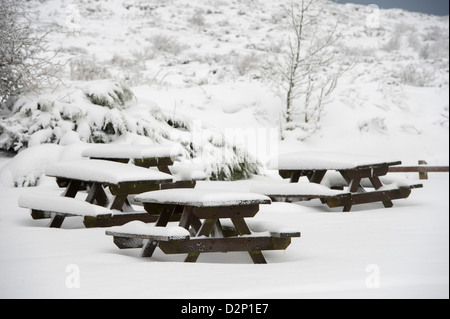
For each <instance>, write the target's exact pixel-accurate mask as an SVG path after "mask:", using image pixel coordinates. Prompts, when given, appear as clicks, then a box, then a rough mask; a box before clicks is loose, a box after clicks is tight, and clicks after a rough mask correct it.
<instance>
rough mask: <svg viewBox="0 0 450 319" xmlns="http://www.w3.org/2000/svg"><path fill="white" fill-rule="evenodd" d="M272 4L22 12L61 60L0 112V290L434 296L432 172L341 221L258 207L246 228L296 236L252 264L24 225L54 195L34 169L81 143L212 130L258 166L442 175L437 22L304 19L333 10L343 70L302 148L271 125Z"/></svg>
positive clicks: (226, 185)
mask: <svg viewBox="0 0 450 319" xmlns="http://www.w3.org/2000/svg"><path fill="white" fill-rule="evenodd" d="M280 3H281V4H280ZM280 3H278V2H275V1H263V0H234V1H212V0H197V1H188V0H170V1H153V2H152V3H149V2H147V1H141V0H123V1H122V0H101V1H93V0H74V1H57V0H40V1H28V2H27V6H29V7H30V8H32V9H35V10H37V11H38V12H39V19H37V20H36V23H37V24H38V25H39V26H45V25H51V26H52V30H53V32H52V33H51V34H50V36H49V46H50V47H52V48H55V49H59V50H60V55H59V58H61V59H62V62H64V63H65V67H66V73H65V74H66V77H67V78H65V79H64V80H65V81H66V86H65V87H62V88H59V89H58V90H56V91H49V92H44V93H42V94H41V95H33V94H31V95H28V96H24V97H22V98H21V99H20V100H19V101H18V102H17V103H16V104H15V105H14V106H13V107H12V109H11V110H0V111H1V112H0V133H1V134H0V146H1V148H3V149H15V150H20V151H21V152H19V153H18V155H16V156H15V157H12V156H11V155H10V153H6V152H3V151H0V239H1V240H0V297H1V298H180V299H184V298H226V299H229V298H238V299H239V298H243V299H247V298H256V299H258V298H287V299H289V298H449V196H448V192H449V175H448V173H433V174H429V176H430V178H429V180H425V181H420V182H422V183H423V184H424V187H423V188H419V189H413V190H412V193H411V195H410V197H409V198H407V199H405V200H397V201H394V207H392V208H389V209H385V208H383V207H382V205H381V204H380V203H378V204H367V205H359V206H354V207H353V209H352V212H350V213H341V212H340V209H329V208H328V207H326V206H324V205H322V204H321V203H320V202H319V201H315V200H313V201H310V202H302V203H297V204H288V203H273V204H272V205H263V206H262V207H261V211H260V212H259V213H258V214H257V215H256V218H257V219H259V220H267V221H273V222H276V223H278V224H286V225H287V226H289V227H290V228H295V229H297V230H298V231H300V232H301V234H302V237H301V238H293V239H292V244H291V245H290V246H289V247H288V248H287V250H286V251H273V252H266V253H265V257H266V259H267V261H268V264H266V265H254V264H252V262H251V259H250V257H249V256H248V255H247V254H245V253H227V254H203V255H201V256H200V258H199V260H198V261H197V263H195V264H185V263H183V262H182V261H183V259H184V256H181V255H172V256H169V255H165V254H163V253H162V252H161V251H160V250H157V251H156V253H155V255H154V256H153V258H151V259H144V258H141V257H139V254H140V250H139V249H134V250H119V249H118V248H117V247H116V246H115V245H114V244H113V242H112V238H111V237H110V236H106V235H105V229H104V228H98V229H85V228H84V227H83V224H82V220H81V219H80V218H77V217H73V218H70V219H68V220H66V221H65V222H64V224H63V227H62V228H61V229H50V228H48V227H47V226H48V220H47V221H46V220H40V221H38V220H32V219H31V216H30V214H29V211H28V210H26V209H22V208H19V207H18V198H19V196H20V195H21V194H22V193H25V192H29V191H30V190H35V189H37V190H39V191H45V192H53V193H58V192H59V191H60V190H59V189H57V188H56V184H55V182H54V180H53V179H51V178H46V177H43V176H42V172H43V169H44V167H45V165H46V164H48V163H53V162H56V161H63V160H68V159H72V158H79V157H80V153H81V151H82V150H83V149H85V148H86V147H87V146H88V145H87V144H86V143H87V142H89V143H92V142H93V139H94V138H97V139H103V141H105V140H106V141H111V142H121V143H130V144H133V143H135V144H140V143H143V144H153V143H155V142H161V140H163V139H164V138H167V136H170V137H172V138H174V139H175V140H176V142H179V143H180V144H182V145H183V146H186V145H190V143H191V142H192V141H195V140H196V139H197V142H199V143H198V144H199V146H198V153H201V151H202V150H204V149H206V146H208V147H210V146H211V145H219V146H220V147H222V146H223V145H222V144H220V143H219V142H218V141H219V140H221V135H220V134H225V135H226V136H227V137H228V138H229V139H231V140H232V141H233V142H236V143H239V142H242V141H244V145H243V146H244V147H246V148H247V149H248V151H249V152H250V153H251V154H252V155H254V156H255V157H256V158H258V160H260V162H261V163H263V164H264V163H266V161H267V159H268V158H269V157H271V156H274V155H276V154H284V153H288V152H292V151H303V150H313V151H339V152H350V153H360V154H367V155H373V156H377V157H379V156H381V157H389V158H390V159H394V160H400V161H402V162H403V164H406V165H417V161H418V160H426V161H427V162H428V163H429V164H430V165H446V166H448V163H449V129H448V128H449V125H448V123H449V122H448V116H449V102H448V99H449V78H448V74H449V68H448V61H449V47H448V38H449V24H448V21H449V20H448V16H447V17H436V16H430V15H425V14H420V13H410V12H406V11H403V10H398V9H395V10H380V12H378V14H379V16H378V18H380V26H379V27H378V28H375V29H374V28H372V27H367V17H368V15H371V14H373V12H371V11H370V10H369V11H368V8H367V7H363V6H358V5H350V4H347V5H341V4H334V3H331V2H328V1H324V3H325V4H326V6H325V7H324V15H325V16H324V18H323V21H324V23H322V24H320V25H321V27H326V26H327V25H328V24H333V21H334V19H335V18H336V17H340V18H341V25H340V29H339V32H340V36H341V37H340V41H339V42H338V43H336V45H335V47H334V49H335V50H337V51H338V52H340V53H344V56H345V57H346V58H349V59H351V60H352V61H353V63H354V65H353V66H352V68H351V69H349V70H348V71H347V72H346V73H344V74H343V76H342V77H341V78H340V79H339V82H338V85H337V87H336V89H335V91H334V92H333V94H332V95H331V96H330V99H329V100H328V101H327V104H326V107H325V109H324V112H323V114H322V117H321V120H320V123H319V126H318V130H317V132H315V134H314V135H312V136H310V137H308V138H305V135H304V132H303V131H302V130H300V129H298V128H296V129H292V130H287V131H286V132H284V133H285V137H286V138H285V139H284V140H283V141H281V140H280V139H279V136H278V135H277V134H278V133H279V130H280V128H279V122H280V117H279V114H280V109H281V107H282V103H283V102H282V100H280V97H279V96H278V95H277V94H276V93H277V92H274V91H273V87H272V84H273V81H271V79H270V78H267V76H268V75H267V73H270V71H271V69H270V68H269V67H268V64H267V63H266V62H267V61H268V57H269V56H268V53H267V52H268V50H269V49H271V50H272V51H273V50H275V49H276V47H277V46H280V45H282V44H283V41H285V40H286V38H287V34H288V33H289V32H288V30H287V29H286V16H285V15H284V14H283V10H282V4H286V3H289V1H288V0H282V1H281V0H280ZM69 18H76V19H75V20H74V19H69ZM74 23H75V24H74ZM69 29H70V30H69ZM161 42H162V43H161ZM284 44H285V43H284ZM104 78H108V79H113V80H112V81H113V82H105V81H103V80H102V79H104ZM114 81H116V82H114ZM117 81H124V83H126V84H127V85H128V87H129V88H130V90H131V91H132V94H130V96H131V98H130V99H129V100H127V101H126V102H124V103H121V104H117V103H116V104H114V103H113V105H111V106H110V107H104V106H100V105H98V104H96V105H94V104H93V103H91V102H90V101H89V100H88V99H87V98H86V96H89V95H90V93H92V92H93V91H99V92H100V93H104V92H103V91H102V90H104V89H105V87H106V88H107V89H110V88H111V87H115V85H116V83H118V82H117ZM107 91H108V90H106V91H105V92H107ZM110 91H111V90H110ZM125 91H126V90H123V92H125ZM107 93H108V92H107ZM278 93H279V92H278ZM122 102H123V101H122ZM175 122H176V123H181V125H180V126H181V129H177V128H176V127H175V125H174V123H175ZM169 123H170V124H169ZM111 132H112V133H111ZM196 134H197V135H196ZM144 135H145V136H144ZM162 136H163V137H164V138H162ZM242 137H248V139H245V138H244V139H243V140H242ZM239 138H241V139H239ZM266 139H268V140H266ZM48 143H51V144H48ZM202 143H203V144H202ZM40 144H47V145H40ZM57 144H59V145H57ZM256 144H257V145H259V146H261V147H254V146H255V145H256ZM26 146H28V148H26ZM202 147H203V148H202ZM28 150H30V152H29V153H26V152H27V151H28ZM228 150H230V148H229V147H228ZM27 154H28V155H27ZM196 154H197V153H196ZM226 154H227V155H229V153H226ZM207 155H208V154H207ZM229 158H230V159H232V161H236V160H237V159H239V156H237V155H236V154H234V155H233V156H231V155H230V156H229ZM208 159H209V160H210V163H208V164H207V163H200V164H204V168H205V169H206V171H207V172H208V169H210V168H211V167H213V165H212V164H214V160H216V159H217V158H208ZM211 163H212V164H211ZM197 164H199V163H197ZM234 164H236V163H234ZM238 164H239V163H238ZM200 166H201V165H200ZM395 176H399V177H400V176H402V177H405V178H407V179H408V180H409V181H410V182H414V181H416V180H417V178H418V176H417V174H405V175H402V174H396V175H395ZM270 178H276V179H279V176H277V175H276V174H274V172H271V171H266V170H264V169H263V170H262V172H261V176H256V177H254V178H253V179H250V180H244V181H234V182H224V181H221V182H213V181H205V182H200V183H199V184H198V186H197V187H198V188H203V189H211V188H214V189H224V190H234V191H236V190H242V191H248V189H249V188H250V187H251V185H252V184H259V183H260V182H261V180H267V179H270ZM30 185H35V186H34V187H20V186H30ZM15 186H19V187H15Z"/></svg>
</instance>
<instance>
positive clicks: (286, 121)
mask: <svg viewBox="0 0 450 319" xmlns="http://www.w3.org/2000/svg"><path fill="white" fill-rule="evenodd" d="M317 2H318V0H301V1H300V2H299V3H296V2H294V1H292V2H291V5H290V7H289V8H288V9H287V14H286V16H287V17H288V20H289V31H291V32H290V36H289V39H288V43H287V48H286V49H285V50H281V52H278V53H272V56H273V57H274V59H273V69H274V71H275V73H276V78H275V82H276V83H275V84H276V85H277V88H278V93H279V94H280V95H281V97H282V98H283V109H282V112H281V121H280V122H281V123H280V130H281V134H282V138H283V137H284V131H285V130H293V129H296V128H300V129H301V130H302V131H303V132H304V134H303V136H304V137H305V138H306V137H308V136H311V135H312V134H313V133H314V132H315V131H316V130H317V128H318V123H319V121H320V119H321V116H322V112H323V107H324V105H325V101H326V98H327V97H328V96H329V95H330V94H331V93H332V92H333V90H334V89H335V88H336V85H337V81H338V79H339V77H340V76H341V75H342V72H343V70H344V68H343V67H342V66H341V65H340V64H339V63H335V62H336V61H335V57H334V54H333V51H332V44H333V43H334V42H335V41H336V39H337V36H336V30H337V27H338V25H339V22H336V24H334V25H333V26H331V27H330V28H328V30H327V31H325V33H324V32H323V31H322V29H323V27H322V28H321V25H320V20H319V17H320V15H321V13H322V9H321V8H318V6H317V4H318V3H317Z"/></svg>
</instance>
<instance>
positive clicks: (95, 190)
mask: <svg viewBox="0 0 450 319" xmlns="http://www.w3.org/2000/svg"><path fill="white" fill-rule="evenodd" d="M86 201H87V202H88V203H91V204H94V202H95V201H97V203H98V204H99V205H100V206H103V207H106V206H107V205H108V197H107V196H106V193H105V191H104V190H103V186H102V185H101V184H99V183H93V184H92V185H91V187H90V189H89V193H88V196H87V197H86Z"/></svg>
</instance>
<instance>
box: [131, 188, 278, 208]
mask: <svg viewBox="0 0 450 319" xmlns="http://www.w3.org/2000/svg"><path fill="white" fill-rule="evenodd" d="M135 200H136V201H137V202H142V203H153V204H165V205H182V206H192V207H228V206H249V205H259V204H271V203H272V201H271V199H270V198H269V197H267V196H264V195H261V194H254V193H244V192H223V191H216V190H199V189H184V188H183V189H170V190H161V191H153V192H146V193H143V194H139V195H137V196H136V197H135Z"/></svg>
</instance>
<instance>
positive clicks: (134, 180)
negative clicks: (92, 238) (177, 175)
mask: <svg viewBox="0 0 450 319" xmlns="http://www.w3.org/2000/svg"><path fill="white" fill-rule="evenodd" d="M45 174H46V175H47V176H50V177H55V178H56V179H59V180H60V181H61V180H63V181H64V183H62V182H60V183H59V185H60V186H61V185H63V186H64V187H65V191H64V193H63V195H62V197H64V198H65V199H64V200H62V199H61V198H59V197H55V196H53V197H52V196H48V195H45V194H41V195H40V196H37V195H36V194H24V195H23V196H22V198H20V200H19V205H20V206H21V207H24V208H29V209H31V210H32V217H33V218H34V219H42V218H52V221H51V223H50V227H57V228H59V227H61V225H62V223H63V221H64V218H65V217H67V216H83V217H84V218H85V220H84V221H85V225H86V226H87V227H94V226H111V225H122V224H124V223H126V222H128V221H130V220H135V219H137V220H142V221H146V222H151V221H155V217H154V216H150V215H149V214H148V213H147V212H145V211H143V212H135V211H134V210H133V209H132V207H131V205H130V203H129V202H128V198H127V197H128V196H129V195H132V194H139V193H142V192H147V191H151V190H159V189H160V185H161V184H164V183H173V182H174V177H173V176H171V175H169V174H166V173H163V172H159V171H155V170H149V169H146V168H143V167H139V166H135V165H132V164H124V163H116V162H112V161H103V160H88V159H86V160H77V161H67V162H59V163H55V164H52V165H49V166H48V167H47V168H46V170H45ZM84 190H87V192H84ZM83 195H84V196H83ZM81 196H83V198H82V199H81V202H82V203H80V197H81ZM39 197H41V198H40V199H39ZM76 197H78V198H76ZM89 204H90V205H91V206H89ZM65 206H73V207H75V208H76V209H75V208H72V209H70V210H68V209H69V208H68V207H65ZM97 206H98V207H103V208H107V209H108V210H109V212H107V211H105V209H99V208H98V207H97ZM89 207H90V208H89ZM100 214H101V215H102V218H97V217H99V216H97V215H100ZM105 215H111V216H109V218H106V217H107V216H106V217H105Z"/></svg>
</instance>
